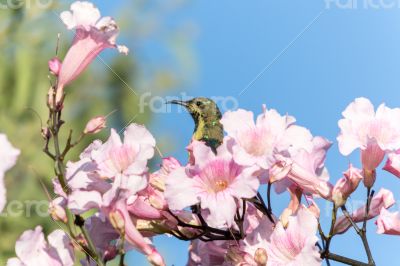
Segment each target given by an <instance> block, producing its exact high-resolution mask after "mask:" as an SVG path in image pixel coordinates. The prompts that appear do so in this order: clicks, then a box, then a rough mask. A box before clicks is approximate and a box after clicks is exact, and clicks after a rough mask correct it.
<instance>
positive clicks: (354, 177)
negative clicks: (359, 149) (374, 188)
mask: <svg viewBox="0 0 400 266" xmlns="http://www.w3.org/2000/svg"><path fill="white" fill-rule="evenodd" d="M343 175H344V176H343V177H342V178H340V179H339V180H338V181H337V182H336V185H335V186H334V188H333V191H332V201H333V202H334V203H335V205H336V207H341V206H343V205H344V204H345V203H346V200H347V198H348V197H349V196H350V194H351V193H353V192H354V191H355V190H356V189H357V187H358V184H359V183H360V181H361V180H362V178H363V177H362V175H361V170H359V169H357V168H354V167H353V166H352V165H350V167H349V169H348V170H347V171H346V172H345V173H343Z"/></svg>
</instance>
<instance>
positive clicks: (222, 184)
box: [214, 179, 228, 192]
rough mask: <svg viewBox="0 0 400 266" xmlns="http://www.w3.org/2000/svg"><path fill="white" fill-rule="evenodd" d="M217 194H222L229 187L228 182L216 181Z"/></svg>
mask: <svg viewBox="0 0 400 266" xmlns="http://www.w3.org/2000/svg"><path fill="white" fill-rule="evenodd" d="M214 185H215V192H220V191H222V190H225V189H226V188H227V187H228V182H227V181H226V180H221V179H220V180H216V181H215V184H214Z"/></svg>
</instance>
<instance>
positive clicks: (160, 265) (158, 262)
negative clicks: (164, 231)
mask: <svg viewBox="0 0 400 266" xmlns="http://www.w3.org/2000/svg"><path fill="white" fill-rule="evenodd" d="M147 259H148V260H149V262H150V263H151V265H154V266H164V265H165V264H164V260H163V258H162V257H161V255H160V254H159V253H158V252H157V250H155V249H154V250H153V252H151V254H150V255H148V256H147Z"/></svg>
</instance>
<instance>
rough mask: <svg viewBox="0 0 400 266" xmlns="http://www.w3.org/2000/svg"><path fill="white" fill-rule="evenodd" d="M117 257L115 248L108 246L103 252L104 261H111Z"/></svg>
mask: <svg viewBox="0 0 400 266" xmlns="http://www.w3.org/2000/svg"><path fill="white" fill-rule="evenodd" d="M117 255H118V250H117V248H116V247H115V246H111V245H110V246H108V247H107V248H106V250H105V251H104V256H103V258H104V261H110V260H113V259H114V258H115V257H116V256H117Z"/></svg>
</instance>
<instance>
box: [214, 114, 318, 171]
mask: <svg viewBox="0 0 400 266" xmlns="http://www.w3.org/2000/svg"><path fill="white" fill-rule="evenodd" d="M295 121H296V120H295V119H294V117H292V116H288V115H285V116H281V115H280V114H279V113H278V112H277V111H276V110H274V109H271V110H267V109H265V108H264V112H263V113H262V114H260V115H259V116H258V117H257V120H256V122H254V115H253V113H252V112H250V111H245V110H243V109H239V110H237V111H234V112H232V111H228V112H226V113H225V114H224V116H223V117H222V119H221V123H222V124H223V126H224V129H225V130H226V132H227V133H228V136H229V137H231V138H233V139H234V140H235V142H234V143H233V146H232V151H233V159H234V160H235V162H236V163H237V164H239V165H244V166H253V165H256V166H258V167H259V168H261V169H264V170H266V169H268V168H269V167H271V166H272V164H273V162H274V154H275V153H276V152H282V151H287V150H289V149H290V148H291V146H292V142H291V141H288V140H289V139H290V137H295V138H296V139H297V138H298V139H311V138H312V136H311V134H310V132H309V131H308V130H307V129H305V128H303V127H299V126H296V125H294V122H295ZM299 144H301V145H305V144H309V143H308V142H299Z"/></svg>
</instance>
